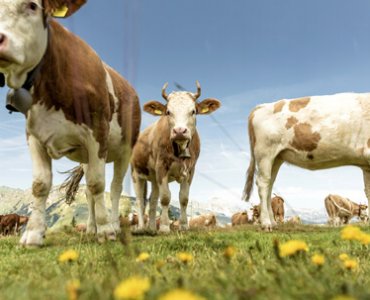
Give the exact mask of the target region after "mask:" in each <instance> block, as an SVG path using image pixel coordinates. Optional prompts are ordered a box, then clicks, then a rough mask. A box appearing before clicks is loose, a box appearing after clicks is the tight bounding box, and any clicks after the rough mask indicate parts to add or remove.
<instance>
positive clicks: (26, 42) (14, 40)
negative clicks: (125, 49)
mask: <svg viewBox="0 0 370 300" xmlns="http://www.w3.org/2000/svg"><path fill="white" fill-rule="evenodd" d="M85 2H86V0H32V1H30V0H11V1H10V0H0V8H1V17H0V86H2V85H4V83H6V84H7V86H8V87H10V88H11V89H12V90H11V92H10V94H9V97H8V107H9V108H10V109H13V110H19V111H21V112H22V113H24V114H25V115H26V132H27V141H28V146H29V149H30V153H31V159H32V166H33V183H32V195H33V204H32V206H33V207H32V208H33V209H32V214H31V217H30V220H29V222H28V224H27V228H26V230H25V232H24V234H23V236H22V238H21V240H20V243H21V244H23V245H41V244H42V243H43V236H44V232H45V224H46V223H45V203H46V199H47V197H48V195H49V191H50V188H51V185H52V168H51V166H52V159H59V158H61V157H63V156H66V157H68V158H69V159H71V160H73V161H76V162H79V163H82V164H83V169H84V172H85V175H86V185H87V191H86V196H87V200H88V208H89V219H88V223H87V232H89V233H97V235H98V240H99V241H101V242H102V241H104V240H105V239H110V240H114V239H115V238H116V231H119V220H118V201H119V197H120V194H121V191H122V180H123V177H124V175H125V172H126V169H127V166H128V163H129V158H130V154H131V148H132V146H133V145H134V143H135V141H136V139H137V136H138V133H139V128H140V118H141V115H140V106H139V100H138V97H137V95H136V92H135V90H134V89H133V88H132V87H131V86H130V84H129V83H128V82H127V81H126V80H125V79H123V78H122V77H121V76H120V75H119V74H118V73H117V72H116V71H114V70H113V69H112V68H110V67H109V66H108V65H107V64H105V63H104V62H103V61H102V60H101V58H100V57H99V56H98V55H97V54H96V52H95V51H94V50H93V49H92V48H91V47H90V46H88V45H87V44H86V43H85V42H84V41H82V40H81V39H80V38H78V37H77V36H76V35H74V34H73V33H72V32H71V31H69V30H67V29H65V28H64V27H63V26H62V25H60V24H59V23H57V22H56V21H55V20H53V19H52V18H51V17H52V15H58V16H69V15H72V14H73V13H74V12H75V11H77V10H78V9H79V8H80V6H82V5H83V4H84V3H85ZM108 162H113V163H114V175H113V181H112V184H111V200H112V216H111V219H109V217H108V212H107V209H106V207H105V202H104V191H105V164H106V163H108Z"/></svg>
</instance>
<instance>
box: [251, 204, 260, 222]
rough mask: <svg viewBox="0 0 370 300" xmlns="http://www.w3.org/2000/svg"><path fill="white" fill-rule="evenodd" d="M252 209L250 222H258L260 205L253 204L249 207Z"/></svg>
mask: <svg viewBox="0 0 370 300" xmlns="http://www.w3.org/2000/svg"><path fill="white" fill-rule="evenodd" d="M251 211H252V224H254V225H256V224H260V216H261V206H260V205H259V204H258V205H253V206H252V208H251Z"/></svg>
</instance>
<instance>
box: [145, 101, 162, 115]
mask: <svg viewBox="0 0 370 300" xmlns="http://www.w3.org/2000/svg"><path fill="white" fill-rule="evenodd" d="M144 111H146V112H147V113H150V114H151V115H153V116H162V115H164V114H165V113H166V106H165V105H163V104H162V103H160V102H158V101H149V102H147V103H145V104H144Z"/></svg>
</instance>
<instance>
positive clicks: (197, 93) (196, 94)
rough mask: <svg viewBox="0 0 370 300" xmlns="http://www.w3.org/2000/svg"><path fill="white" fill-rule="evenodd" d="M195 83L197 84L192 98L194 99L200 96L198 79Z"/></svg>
mask: <svg viewBox="0 0 370 300" xmlns="http://www.w3.org/2000/svg"><path fill="white" fill-rule="evenodd" d="M195 83H196V85H197V92H196V93H195V94H194V100H195V101H196V100H197V99H198V98H199V97H200V91H201V88H200V84H199V81H198V80H197V81H196V82H195Z"/></svg>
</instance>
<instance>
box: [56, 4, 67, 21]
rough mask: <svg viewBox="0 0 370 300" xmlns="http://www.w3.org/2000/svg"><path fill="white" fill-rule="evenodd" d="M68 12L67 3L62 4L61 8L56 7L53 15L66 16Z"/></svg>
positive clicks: (57, 16)
mask: <svg viewBox="0 0 370 300" xmlns="http://www.w3.org/2000/svg"><path fill="white" fill-rule="evenodd" d="M67 12H68V7H67V6H66V5H64V6H62V7H61V8H58V9H56V10H55V11H54V12H53V17H56V18H64V17H65V16H66V14H67Z"/></svg>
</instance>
